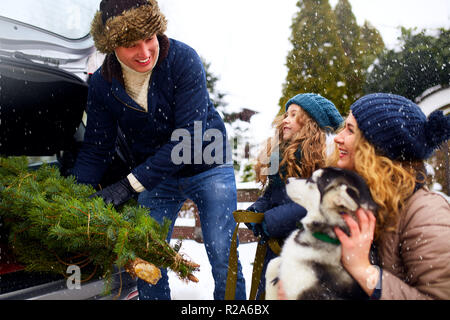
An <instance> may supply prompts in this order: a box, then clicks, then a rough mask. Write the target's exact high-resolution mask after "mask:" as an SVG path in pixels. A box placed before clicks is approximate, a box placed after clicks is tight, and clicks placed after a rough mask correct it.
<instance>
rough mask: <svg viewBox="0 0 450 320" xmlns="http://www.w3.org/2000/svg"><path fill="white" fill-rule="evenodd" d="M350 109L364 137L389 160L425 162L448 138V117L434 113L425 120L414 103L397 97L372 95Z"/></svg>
mask: <svg viewBox="0 0 450 320" xmlns="http://www.w3.org/2000/svg"><path fill="white" fill-rule="evenodd" d="M350 110H351V112H352V114H353V116H354V117H355V119H356V122H357V124H358V127H359V129H360V130H361V131H362V133H363V135H364V137H365V138H366V139H367V140H368V141H369V142H370V143H372V144H373V145H374V146H375V147H376V148H377V151H378V152H380V153H381V154H382V155H384V156H387V157H388V158H390V159H392V160H401V161H405V160H409V161H414V160H425V159H428V158H429V157H430V156H431V155H432V154H433V152H434V151H435V150H436V149H437V148H439V146H440V145H441V144H442V143H443V142H445V141H447V140H448V139H449V138H450V117H448V116H444V113H443V112H442V111H439V110H437V111H434V112H433V113H432V114H430V116H429V117H428V119H427V117H426V116H425V114H424V113H423V112H422V110H421V109H420V107H419V106H417V105H416V104H415V103H414V102H412V101H410V100H408V99H406V98H404V97H402V96H398V95H394V94H387V93H375V94H370V95H367V96H364V97H362V98H361V99H359V100H358V101H356V102H355V103H354V104H353V105H352V106H351V107H350Z"/></svg>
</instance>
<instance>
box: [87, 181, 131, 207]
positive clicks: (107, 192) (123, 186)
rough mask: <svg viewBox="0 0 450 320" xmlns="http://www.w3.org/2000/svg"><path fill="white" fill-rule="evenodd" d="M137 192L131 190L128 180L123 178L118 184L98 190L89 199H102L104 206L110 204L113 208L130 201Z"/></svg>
mask: <svg viewBox="0 0 450 320" xmlns="http://www.w3.org/2000/svg"><path fill="white" fill-rule="evenodd" d="M136 194H137V192H136V191H135V190H134V189H133V187H132V186H131V184H130V182H129V181H128V178H124V179H122V180H120V181H119V182H116V183H114V184H112V185H110V186H108V187H106V188H105V189H103V190H100V191H98V192H96V193H94V194H93V195H91V196H90V197H89V198H91V199H92V198H96V197H100V198H103V200H104V201H105V203H106V204H110V203H112V204H113V205H114V206H115V207H117V206H120V205H121V204H124V203H125V202H127V201H128V200H130V199H131V198H132V197H133V196H134V195H136Z"/></svg>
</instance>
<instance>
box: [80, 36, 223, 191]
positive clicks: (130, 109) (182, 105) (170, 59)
mask: <svg viewBox="0 0 450 320" xmlns="http://www.w3.org/2000/svg"><path fill="white" fill-rule="evenodd" d="M158 40H159V44H160V56H159V60H158V63H157V65H156V66H155V68H154V69H153V72H152V76H151V79H150V84H149V90H148V111H146V110H145V109H144V108H142V107H141V106H139V104H137V103H136V102H135V101H134V100H133V99H132V98H131V97H130V96H129V95H128V94H127V92H126V90H125V86H124V80H123V74H122V69H121V66H120V64H119V62H118V60H117V58H116V57H115V55H114V54H110V55H108V56H107V57H106V58H105V62H104V64H103V65H102V67H101V68H100V69H99V70H97V71H96V72H95V73H94V75H93V76H92V78H91V81H90V86H89V94H88V105H87V115H88V123H87V128H86V133H85V137H84V143H83V147H82V149H81V151H80V153H79V156H78V158H77V162H76V165H75V167H74V169H73V171H72V174H73V175H75V176H76V178H77V181H78V182H80V183H89V184H92V185H97V184H98V183H99V182H100V180H101V178H102V176H103V174H104V173H105V171H106V169H107V168H108V165H109V163H110V162H111V157H112V156H113V154H114V147H115V141H116V137H117V131H118V126H120V129H121V130H122V132H123V133H124V136H125V139H126V141H127V142H128V145H129V147H130V149H131V152H132V154H133V157H134V159H135V161H136V167H135V168H134V169H133V170H132V173H133V175H134V176H135V177H136V178H137V180H138V181H139V182H140V183H141V184H142V185H143V186H144V187H145V188H146V189H147V190H149V191H150V190H152V189H153V188H154V187H155V186H157V185H158V184H159V183H160V182H161V181H162V180H163V179H165V178H166V177H169V176H179V177H189V176H193V175H196V174H199V173H201V172H204V171H206V170H209V169H211V168H213V167H215V166H217V165H220V164H224V163H226V162H227V161H226V160H228V158H227V156H228V157H229V154H227V144H228V142H227V137H226V130H225V125H224V123H223V120H222V119H221V117H220V115H219V114H218V112H217V111H216V110H215V108H214V106H213V104H212V102H211V100H210V98H209V95H208V91H207V88H206V76H205V70H204V67H203V64H202V62H201V59H200V58H199V56H198V55H197V53H196V52H195V51H194V50H193V49H192V48H190V47H189V46H187V45H186V44H184V43H182V42H179V41H176V40H173V39H168V38H167V37H166V36H158ZM176 129H180V130H179V131H177V132H178V134H177V135H176V137H175V138H174V139H172V134H173V133H174V131H175V130H176ZM194 129H197V130H196V131H195V130H194ZM210 129H212V130H210ZM208 130H209V131H208ZM207 131H208V132H210V133H211V136H209V137H206V136H205V137H204V136H203V135H204V134H205V132H207ZM195 132H197V135H195ZM199 132H200V134H198V133H199ZM186 136H187V137H188V138H190V140H188V139H185V138H184V137H186ZM219 136H220V137H221V139H222V144H220V145H219V146H220V147H217V144H215V143H216V142H217V141H219V140H220V139H217V138H218V137H219ZM172 140H174V141H172ZM181 142H184V145H185V146H187V147H190V151H189V152H190V153H191V154H190V161H183V162H182V163H178V162H177V161H175V162H174V161H171V159H172V157H171V156H172V151H173V150H174V148H175V147H176V146H177V145H178V147H177V149H175V150H177V151H179V148H180V146H179V145H180V143H181ZM189 142H190V143H189ZM194 146H195V147H196V148H195V149H194ZM206 147H208V148H206ZM205 148H206V150H205ZM186 149H188V148H186ZM204 152H205V154H209V155H210V157H209V159H211V158H212V159H214V162H211V161H210V160H208V161H205V159H204V157H203V154H204ZM200 153H201V154H200ZM176 154H180V152H176ZM181 155H182V156H184V153H182V154H181ZM219 158H220V160H218V159H219Z"/></svg>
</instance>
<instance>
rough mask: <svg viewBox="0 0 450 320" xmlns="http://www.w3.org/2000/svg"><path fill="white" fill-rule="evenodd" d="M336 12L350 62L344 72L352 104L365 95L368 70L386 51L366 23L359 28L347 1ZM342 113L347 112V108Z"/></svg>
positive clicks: (339, 29) (338, 6) (377, 36)
mask: <svg viewBox="0 0 450 320" xmlns="http://www.w3.org/2000/svg"><path fill="white" fill-rule="evenodd" d="M334 12H335V14H336V21H337V28H338V36H339V38H340V39H341V41H342V46H343V48H344V51H345V55H346V56H347V57H348V58H349V60H350V61H349V62H350V63H349V64H348V68H347V70H346V72H345V86H346V96H347V97H348V100H349V101H350V103H353V102H354V101H356V100H357V99H359V98H360V97H361V96H362V95H363V93H364V83H365V79H366V76H367V70H368V68H369V67H370V65H371V64H372V63H373V61H374V60H375V59H376V57H377V56H378V55H379V54H380V53H381V52H382V51H383V49H384V42H383V39H382V38H381V35H380V33H379V32H378V31H377V30H376V29H375V28H373V27H371V26H370V24H369V23H368V22H367V21H366V22H365V23H364V25H363V26H362V27H359V26H358V23H357V21H356V17H355V15H354V14H353V12H352V7H351V5H350V3H349V1H348V0H339V2H338V4H337V5H336V8H335V9H334ZM348 107H350V106H348ZM341 110H343V111H344V110H345V111H348V108H347V107H346V108H343V109H341Z"/></svg>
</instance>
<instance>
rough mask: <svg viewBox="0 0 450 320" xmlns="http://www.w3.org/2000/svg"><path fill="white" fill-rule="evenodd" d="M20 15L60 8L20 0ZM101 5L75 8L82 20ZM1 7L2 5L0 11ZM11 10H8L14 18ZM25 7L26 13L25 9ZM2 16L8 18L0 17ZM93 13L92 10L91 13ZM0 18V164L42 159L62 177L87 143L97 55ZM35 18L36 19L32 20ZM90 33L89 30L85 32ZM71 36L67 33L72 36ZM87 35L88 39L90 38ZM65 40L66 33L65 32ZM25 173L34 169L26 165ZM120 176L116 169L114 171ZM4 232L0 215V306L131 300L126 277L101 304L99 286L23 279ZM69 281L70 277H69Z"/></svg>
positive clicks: (87, 2) (87, 42)
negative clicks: (92, 59) (91, 71)
mask: <svg viewBox="0 0 450 320" xmlns="http://www.w3.org/2000/svg"><path fill="white" fill-rule="evenodd" d="M16 3H20V4H21V5H22V8H24V7H26V8H29V10H33V8H32V7H33V6H38V7H39V10H45V6H52V10H55V7H57V6H61V5H62V2H61V3H59V2H54V1H53V0H51V1H50V0H43V1H39V2H36V1H30V0H21V1H17V2H16ZM98 3H99V0H98V1H97V0H95V1H93V0H73V1H72V5H73V8H75V7H76V6H77V5H79V6H80V8H81V9H80V10H81V11H80V12H81V13H82V14H83V13H84V11H82V10H86V8H87V7H88V6H93V7H95V9H96V8H98ZM3 5H5V6H6V4H2V6H3ZM14 5H15V4H14V3H13V2H8V5H7V6H11V8H10V9H9V10H10V11H9V12H11V13H13V12H15V11H14V8H13V6H14ZM23 5H25V6H23ZM4 9H5V11H4ZM91 11H92V9H91ZM4 12H8V9H7V8H3V7H2V11H1V12H0V156H3V157H7V156H28V157H30V159H34V160H36V159H37V161H35V162H36V163H34V165H39V163H40V162H39V161H40V160H41V159H42V157H45V159H46V160H47V161H48V160H49V159H50V161H51V163H52V164H54V165H56V166H58V167H59V169H60V171H61V173H62V174H63V175H65V174H67V173H68V172H69V169H71V168H72V166H73V165H74V162H75V159H76V155H77V153H78V150H79V148H80V145H81V141H82V140H83V136H84V124H83V121H82V119H83V114H84V111H85V108H86V103H87V94H88V84H87V78H88V77H87V74H88V73H87V64H88V63H87V62H88V57H89V55H91V54H92V53H93V52H94V49H93V43H92V41H91V39H90V37H89V36H88V35H87V34H86V35H85V36H84V37H81V38H80V37H79V35H81V34H82V33H80V32H81V31H79V29H78V31H79V33H78V36H77V38H76V39H70V38H68V34H64V35H63V36H61V35H58V34H55V30H51V31H48V30H45V29H42V26H43V25H44V24H41V25H40V26H39V27H35V26H30V25H29V24H27V23H30V21H31V22H32V21H33V19H29V21H26V22H27V23H23V22H21V21H16V20H13V19H10V18H8V17H4V16H1V15H3V14H4ZM36 14H37V15H39V14H38V13H36ZM88 29H89V26H88V27H87V29H86V30H87V31H88ZM69 31H70V30H69ZM87 31H86V32H87ZM65 32H68V31H67V30H66V31H65ZM119 142H120V141H118V147H117V154H118V156H116V157H114V159H115V160H114V161H113V165H112V167H111V168H110V172H114V173H115V174H107V175H106V176H107V177H108V178H109V179H110V180H109V181H106V180H105V181H104V182H103V184H109V183H110V182H113V180H115V179H118V178H119V177H120V172H124V173H125V172H126V171H127V170H128V172H129V168H126V166H125V167H124V162H123V160H122V159H124V156H123V155H124V153H123V152H122V151H120V149H121V148H120V143H119ZM30 165H33V164H32V163H31V161H30ZM119 168H120V169H119ZM8 237H9V232H8V230H7V229H6V227H5V226H4V224H3V221H2V218H1V215H0V299H77V300H79V299H111V298H118V299H129V298H135V297H136V282H135V281H134V280H132V279H131V277H130V276H129V275H128V273H126V272H124V271H117V272H116V274H114V275H113V286H112V291H111V295H109V296H106V297H105V296H103V295H102V292H103V289H104V282H103V279H92V280H90V281H89V282H87V283H82V285H81V289H80V290H76V289H75V290H70V289H68V286H67V283H66V281H67V280H66V278H65V277H64V276H62V275H55V274H51V273H48V274H46V273H30V272H25V271H24V270H23V269H24V267H23V266H22V265H20V263H18V262H17V261H16V259H15V258H14V254H13V251H12V250H11V248H9V247H8ZM68 276H70V274H67V276H66V277H68ZM119 293H120V295H118V294H119Z"/></svg>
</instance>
